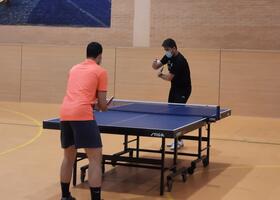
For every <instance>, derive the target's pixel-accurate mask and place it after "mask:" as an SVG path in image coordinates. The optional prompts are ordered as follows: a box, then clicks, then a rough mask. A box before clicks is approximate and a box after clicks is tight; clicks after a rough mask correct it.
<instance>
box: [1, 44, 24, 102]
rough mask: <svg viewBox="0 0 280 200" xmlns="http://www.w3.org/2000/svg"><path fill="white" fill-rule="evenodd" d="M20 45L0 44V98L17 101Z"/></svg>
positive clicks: (18, 93)
mask: <svg viewBox="0 0 280 200" xmlns="http://www.w3.org/2000/svg"><path fill="white" fill-rule="evenodd" d="M20 76H21V46H20V45H8V44H6V45H5V44H1V45H0V100H1V101H19V97H20Z"/></svg>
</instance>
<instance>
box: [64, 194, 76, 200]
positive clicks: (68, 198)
mask: <svg viewBox="0 0 280 200" xmlns="http://www.w3.org/2000/svg"><path fill="white" fill-rule="evenodd" d="M61 200H76V199H75V198H74V197H72V196H71V195H70V196H69V197H62V198H61Z"/></svg>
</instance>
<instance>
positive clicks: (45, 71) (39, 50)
mask: <svg viewBox="0 0 280 200" xmlns="http://www.w3.org/2000/svg"><path fill="white" fill-rule="evenodd" d="M114 56H115V52H114V49H108V50H106V49H105V50H104V56H103V57H104V66H105V65H106V68H108V71H109V76H110V77H114V76H113V75H112V74H114V72H113V70H114V60H115V59H114ZM84 59H85V47H82V46H50V45H25V46H24V47H23V74H22V92H21V93H22V96H21V100H22V101H31V102H48V103H60V102H61V101H62V98H63V96H64V94H65V87H66V82H67V77H68V71H69V69H70V68H71V67H72V66H73V65H75V64H77V63H79V62H81V61H83V60H84ZM106 60H108V61H106ZM113 82H114V81H113V80H109V83H110V84H111V85H110V90H109V94H112V93H113V88H112V87H113V85H112V83H113Z"/></svg>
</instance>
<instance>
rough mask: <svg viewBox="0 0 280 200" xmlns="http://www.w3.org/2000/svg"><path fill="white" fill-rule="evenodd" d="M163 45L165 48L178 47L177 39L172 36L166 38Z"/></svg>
mask: <svg viewBox="0 0 280 200" xmlns="http://www.w3.org/2000/svg"><path fill="white" fill-rule="evenodd" d="M162 46H163V47H164V48H173V47H175V48H176V49H177V45H176V42H175V40H173V39H171V38H167V39H166V40H164V41H163V43H162Z"/></svg>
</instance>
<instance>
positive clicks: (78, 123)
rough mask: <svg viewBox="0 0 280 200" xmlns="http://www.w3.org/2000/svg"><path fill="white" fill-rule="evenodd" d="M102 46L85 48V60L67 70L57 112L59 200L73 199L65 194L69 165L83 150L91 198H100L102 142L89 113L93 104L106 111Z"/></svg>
mask: <svg viewBox="0 0 280 200" xmlns="http://www.w3.org/2000/svg"><path fill="white" fill-rule="evenodd" d="M101 60H102V46H101V45H100V44H99V43H97V42H92V43H90V44H89V45H88V46H87V59H86V60H85V61H83V62H82V63H80V64H77V65H75V66H74V67H72V68H71V70H70V72H69V77H68V83H67V89H66V94H65V97H64V99H63V103H62V105H61V109H60V120H61V146H62V148H63V149H64V158H63V162H62V165H61V170H60V181H61V191H62V198H61V199H62V200H75V198H74V197H72V196H71V193H70V192H69V185H70V181H71V176H72V170H73V164H74V162H75V159H76V153H77V149H78V148H84V149H85V152H86V154H87V157H88V160H89V169H88V182H89V186H90V191H91V199H94V200H100V198H101V177H102V170H101V162H102V141H101V136H100V132H99V129H98V126H97V124H96V121H95V117H94V114H93V109H92V108H93V105H94V104H95V103H96V101H97V104H98V107H99V109H100V110H101V111H106V110H107V101H106V94H107V84H108V83H107V82H108V76H107V71H106V70H105V69H104V68H102V67H101V66H100V64H101Z"/></svg>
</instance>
